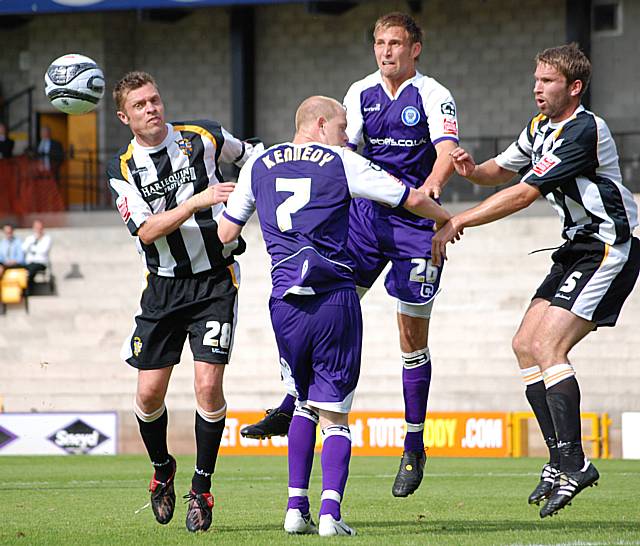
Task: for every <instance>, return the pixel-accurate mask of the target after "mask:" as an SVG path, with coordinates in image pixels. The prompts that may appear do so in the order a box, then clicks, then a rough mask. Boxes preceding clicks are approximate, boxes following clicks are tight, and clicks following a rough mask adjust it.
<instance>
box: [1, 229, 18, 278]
mask: <svg viewBox="0 0 640 546" xmlns="http://www.w3.org/2000/svg"><path fill="white" fill-rule="evenodd" d="M2 231H3V232H4V239H2V240H1V241H0V277H2V275H3V274H4V270H5V269H7V268H9V267H24V252H23V250H22V241H21V240H20V239H19V238H18V237H16V236H15V235H14V233H13V226H12V225H11V224H5V225H4V227H3V228H2Z"/></svg>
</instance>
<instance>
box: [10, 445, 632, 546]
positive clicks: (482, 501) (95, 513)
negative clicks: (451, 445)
mask: <svg viewBox="0 0 640 546" xmlns="http://www.w3.org/2000/svg"><path fill="white" fill-rule="evenodd" d="M398 462H399V459H396V458H393V459H391V458H386V457H356V458H354V459H352V462H351V476H350V479H349V484H348V489H347V494H346V498H345V501H344V504H343V517H344V519H345V521H347V522H348V523H349V524H350V525H352V526H353V527H354V528H356V530H357V531H358V536H356V537H354V538H348V537H344V538H343V539H341V540H346V541H347V542H348V543H349V544H354V545H356V544H384V545H387V546H392V545H396V544H412V545H416V544H434V545H441V544H443V545H449V544H450V545H456V546H459V545H473V546H477V545H486V544H501V545H502V544H504V545H506V544H510V545H516V544H517V545H525V544H572V545H581V546H586V545H589V546H591V545H594V546H595V545H600V544H616V545H630V544H637V545H640V493H639V492H640V461H596V466H597V467H598V469H599V470H600V473H601V475H602V478H601V481H600V486H599V487H595V488H590V489H587V490H586V491H584V492H583V493H581V494H580V495H579V496H578V497H577V498H576V500H575V501H574V502H573V505H572V506H569V507H567V508H565V509H564V510H562V512H561V513H560V514H559V515H557V516H555V517H553V518H547V519H545V520H540V518H539V516H538V509H537V508H536V507H533V506H529V505H527V502H526V499H527V496H528V494H529V492H530V491H531V489H532V488H533V487H534V486H535V484H536V483H537V479H538V471H539V469H540V467H541V466H542V463H543V461H542V460H540V459H436V458H432V459H429V460H428V462H427V469H426V476H425V480H424V482H423V484H422V486H421V488H420V489H419V490H418V491H417V492H416V493H415V494H414V495H412V496H410V497H408V498H406V499H395V498H393V497H392V496H391V483H392V481H393V477H394V475H395V471H396V469H397V465H398ZM319 463H320V461H319V460H316V463H315V467H314V473H313V478H312V484H311V488H310V493H311V505H312V511H315V512H317V509H318V506H319V497H320V473H319V466H320V465H319ZM192 468H193V458H192V457H179V458H178V476H177V482H176V483H177V494H178V495H179V496H180V495H182V494H184V493H186V491H187V489H188V487H189V481H190V476H191V469H192ZM150 472H151V471H150V466H149V464H148V462H147V460H146V458H145V457H142V456H117V457H0V544H3V545H4V544H20V545H30V546H31V545H38V544H42V545H45V544H46V545H52V544H64V545H68V544H79V545H82V546H89V545H93V544H109V545H116V546H117V545H125V544H131V545H136V546H143V545H146V544H150V545H154V546H155V545H161V544H171V545H181V544H216V545H219V544H223V545H226V544H229V545H231V544H233V545H236V544H250V545H252V546H255V545H262V544H265V545H266V544H269V545H271V544H302V543H305V544H310V543H319V542H323V543H324V542H326V540H327V539H321V538H319V537H317V536H311V537H295V536H287V535H285V533H284V532H283V531H282V521H283V516H284V508H285V505H286V495H287V489H286V472H287V465H286V460H285V459H284V458H281V457H260V458H259V457H223V458H221V459H220V460H219V462H218V468H217V471H216V478H215V481H214V489H213V492H214V495H215V497H216V507H215V512H214V522H213V526H212V529H211V530H210V531H209V532H208V533H204V534H198V535H192V534H191V533H189V532H187V530H186V529H185V527H184V516H185V505H184V504H182V502H181V500H182V499H178V504H177V508H176V514H175V516H174V519H173V520H172V521H171V523H170V524H169V525H166V526H161V525H158V524H157V523H155V520H154V519H153V514H152V512H151V509H150V508H148V507H147V508H144V509H141V508H142V507H143V506H144V505H145V504H146V503H147V501H148V494H147V492H146V487H147V484H148V481H149V478H150ZM330 542H331V543H333V542H335V540H331V541H330Z"/></svg>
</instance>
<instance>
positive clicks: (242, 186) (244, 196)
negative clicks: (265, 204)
mask: <svg viewBox="0 0 640 546" xmlns="http://www.w3.org/2000/svg"><path fill="white" fill-rule="evenodd" d="M255 158H257V155H254V157H253V158H252V159H250V160H249V161H248V162H247V163H246V164H245V165H244V166H243V167H242V169H240V174H239V175H238V182H237V183H236V187H235V188H234V190H233V193H232V194H231V195H230V196H229V199H228V200H227V207H226V210H225V211H224V212H223V213H222V215H223V216H224V217H225V218H226V219H227V220H229V221H230V222H233V223H234V224H238V225H239V226H244V225H245V224H246V223H247V221H248V220H249V218H251V215H252V214H253V213H254V211H255V210H256V199H255V197H254V195H253V190H252V189H251V172H252V170H253V164H254V163H255Z"/></svg>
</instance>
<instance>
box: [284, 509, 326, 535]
mask: <svg viewBox="0 0 640 546" xmlns="http://www.w3.org/2000/svg"><path fill="white" fill-rule="evenodd" d="M284 530H285V531H286V532H287V533H290V534H292V535H316V534H318V528H317V527H316V524H315V523H313V520H312V519H311V514H303V513H302V512H301V511H300V510H298V509H297V508H289V509H288V510H287V515H286V516H285V517H284Z"/></svg>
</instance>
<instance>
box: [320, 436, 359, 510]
mask: <svg viewBox="0 0 640 546" xmlns="http://www.w3.org/2000/svg"><path fill="white" fill-rule="evenodd" d="M322 433H323V434H324V445H323V446H322V504H321V505H320V515H321V516H322V515H324V514H331V515H332V516H333V517H334V519H336V520H339V519H340V502H341V501H342V497H343V496H344V488H345V485H346V484H347V477H348V475H349V459H351V434H350V432H349V428H348V427H344V426H339V425H331V426H328V427H327V428H325V429H324V430H323V431H322Z"/></svg>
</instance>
